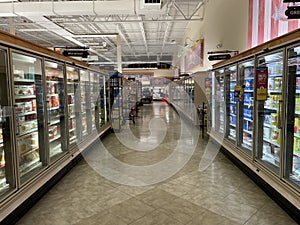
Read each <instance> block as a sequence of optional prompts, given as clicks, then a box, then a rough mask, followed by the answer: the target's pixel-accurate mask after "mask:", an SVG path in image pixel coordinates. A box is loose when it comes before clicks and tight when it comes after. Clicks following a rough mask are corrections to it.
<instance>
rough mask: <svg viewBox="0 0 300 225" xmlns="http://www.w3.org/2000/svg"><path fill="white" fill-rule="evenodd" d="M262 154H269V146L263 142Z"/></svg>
mask: <svg viewBox="0 0 300 225" xmlns="http://www.w3.org/2000/svg"><path fill="white" fill-rule="evenodd" d="M263 152H264V153H266V154H271V146H270V144H269V143H266V142H264V144H263Z"/></svg>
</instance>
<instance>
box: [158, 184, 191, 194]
mask: <svg viewBox="0 0 300 225" xmlns="http://www.w3.org/2000/svg"><path fill="white" fill-rule="evenodd" d="M159 188H160V189H162V190H165V191H167V192H169V193H171V194H173V195H176V196H178V197H180V196H182V195H184V194H186V193H187V192H190V191H192V190H194V189H195V186H193V185H190V184H178V185H174V184H172V183H166V184H162V185H161V186H159Z"/></svg>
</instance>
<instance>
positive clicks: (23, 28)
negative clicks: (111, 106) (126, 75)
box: [0, 0, 204, 67]
mask: <svg viewBox="0 0 300 225" xmlns="http://www.w3.org/2000/svg"><path fill="white" fill-rule="evenodd" d="M203 13H204V1H203V0H164V1H163V3H161V4H159V5H156V4H151V5H149V6H145V5H144V0H102V1H100V0H99V1H30V0H29V1H27V0H25V1H19V2H6V3H3V2H1V1H0V29H1V30H4V31H7V32H11V33H12V32H15V34H16V35H17V36H20V37H22V38H24V39H27V40H29V41H32V42H34V43H37V44H40V45H42V46H45V47H66V46H68V47H71V46H74V47H75V46H81V47H88V48H89V53H90V58H91V59H92V60H93V61H92V62H91V63H94V64H98V65H112V66H116V64H117V35H119V37H120V38H121V52H122V64H123V67H127V66H128V65H129V64H135V63H139V64H141V63H159V62H160V63H168V64H172V62H173V63H174V61H176V60H177V59H176V58H178V55H179V51H181V48H183V45H184V43H185V41H189V40H188V39H186V40H185V36H188V34H187V33H186V27H187V25H188V23H189V22H190V21H201V20H202V18H203ZM105 44H106V45H105ZM91 56H93V57H91ZM96 56H97V57H96Z"/></svg>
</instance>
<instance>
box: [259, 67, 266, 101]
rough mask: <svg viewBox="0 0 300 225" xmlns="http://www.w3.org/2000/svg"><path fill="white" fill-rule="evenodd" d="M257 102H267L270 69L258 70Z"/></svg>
mask: <svg viewBox="0 0 300 225" xmlns="http://www.w3.org/2000/svg"><path fill="white" fill-rule="evenodd" d="M256 74H257V80H256V100H262V101H265V100H267V96H268V67H265V66H264V67H258V68H257V73H256Z"/></svg>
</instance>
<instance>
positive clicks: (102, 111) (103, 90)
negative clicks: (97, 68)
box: [97, 74, 109, 129]
mask: <svg viewBox="0 0 300 225" xmlns="http://www.w3.org/2000/svg"><path fill="white" fill-rule="evenodd" d="M106 84H107V82H106V76H104V75H102V74H101V76H99V85H100V88H99V90H98V92H100V93H99V97H100V98H99V102H98V105H99V106H98V108H99V112H98V118H99V119H98V122H97V124H98V129H100V128H101V127H102V126H103V125H104V124H105V123H106V122H108V118H109V117H108V115H109V107H108V105H109V102H108V101H107V96H108V91H109V90H108V88H109V85H108V87H107V85H106Z"/></svg>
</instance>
